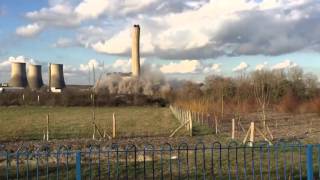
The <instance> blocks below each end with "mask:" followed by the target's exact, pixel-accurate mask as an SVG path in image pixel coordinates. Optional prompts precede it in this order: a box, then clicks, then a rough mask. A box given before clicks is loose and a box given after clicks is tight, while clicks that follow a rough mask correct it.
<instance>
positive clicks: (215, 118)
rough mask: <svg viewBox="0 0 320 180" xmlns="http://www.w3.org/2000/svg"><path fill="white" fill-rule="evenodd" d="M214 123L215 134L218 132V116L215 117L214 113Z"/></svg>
mask: <svg viewBox="0 0 320 180" xmlns="http://www.w3.org/2000/svg"><path fill="white" fill-rule="evenodd" d="M214 124H215V126H216V127H215V128H216V134H218V118H217V116H216V115H215V116H214Z"/></svg>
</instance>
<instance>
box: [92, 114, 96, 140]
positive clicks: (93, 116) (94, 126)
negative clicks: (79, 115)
mask: <svg viewBox="0 0 320 180" xmlns="http://www.w3.org/2000/svg"><path fill="white" fill-rule="evenodd" d="M94 121H95V113H94V111H92V127H93V134H92V140H95V139H96V137H95V135H96V125H95V123H94Z"/></svg>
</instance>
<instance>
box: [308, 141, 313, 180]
mask: <svg viewBox="0 0 320 180" xmlns="http://www.w3.org/2000/svg"><path fill="white" fill-rule="evenodd" d="M312 155H313V145H311V144H309V145H307V179H308V180H313V159H312Z"/></svg>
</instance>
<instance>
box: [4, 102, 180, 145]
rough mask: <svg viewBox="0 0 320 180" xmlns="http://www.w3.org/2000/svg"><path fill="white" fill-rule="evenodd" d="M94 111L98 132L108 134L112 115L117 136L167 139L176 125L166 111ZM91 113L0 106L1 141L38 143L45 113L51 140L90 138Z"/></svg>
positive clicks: (87, 110) (79, 109)
mask: <svg viewBox="0 0 320 180" xmlns="http://www.w3.org/2000/svg"><path fill="white" fill-rule="evenodd" d="M94 111H95V122H96V124H97V125H98V127H99V129H100V130H101V131H102V132H103V129H106V132H107V133H108V134H109V135H111V134H112V114H113V112H114V113H115V115H116V120H117V136H118V137H141V136H169V134H170V132H172V131H173V130H174V129H175V128H177V127H178V126H179V122H178V121H177V120H176V119H175V118H174V117H173V115H172V114H171V112H170V110H169V109H168V108H158V107H119V108H117V107H102V108H95V109H94ZM92 112H93V108H88V107H28V106H27V107H0V124H1V126H0V141H15V140H41V139H42V138H43V131H44V130H45V129H46V116H47V114H48V113H49V114H50V128H49V129H50V139H76V138H88V139H89V138H92V134H93V126H92V123H91V122H92ZM181 133H183V130H182V132H181ZM96 137H98V138H99V135H98V133H96Z"/></svg>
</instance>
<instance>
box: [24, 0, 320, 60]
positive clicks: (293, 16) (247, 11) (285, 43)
mask: <svg viewBox="0 0 320 180" xmlns="http://www.w3.org/2000/svg"><path fill="white" fill-rule="evenodd" d="M319 10H320V5H319V4H317V3H316V2H315V1H312V0H263V1H254V0H249V1H248V0H232V1H226V0H198V1H197V0H174V1H169V0H167V1H161V0H143V1H141V0H121V1H119V0H69V1H68V0H50V1H49V5H48V7H45V8H42V9H40V10H37V11H33V12H28V13H27V14H26V17H27V18H28V19H29V20H30V21H32V23H37V24H39V25H40V24H41V26H42V29H47V28H50V27H64V28H65V27H68V28H80V29H81V28H83V27H81V26H83V25H86V26H91V25H93V24H94V26H96V28H97V29H99V28H101V29H107V31H108V33H105V32H103V33H102V34H99V35H95V34H91V35H89V36H86V35H87V34H85V33H83V32H79V31H76V33H78V34H77V35H76V37H77V38H76V40H77V41H79V42H80V44H82V45H83V46H85V47H91V48H92V49H93V50H95V51H97V52H102V53H106V54H116V55H123V56H127V55H128V54H129V52H130V40H131V39H130V28H131V25H132V24H136V23H137V24H140V25H141V27H142V31H141V51H142V53H143V54H145V55H151V56H157V57H160V58H165V59H179V60H180V59H207V58H213V57H217V56H222V55H256V54H264V55H279V54H284V53H290V52H295V51H299V50H303V49H312V50H316V51H318V50H319V49H320V48H318V47H320V44H319V42H318V41H316V40H315V38H314V37H318V36H319V31H318V29H319V28H318V26H317V21H316V20H317V16H318V12H319ZM265 27H267V28H268V31H265ZM299 27H305V28H302V29H301V28H299ZM298 29H299V30H298ZM72 30H74V29H72Z"/></svg>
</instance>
